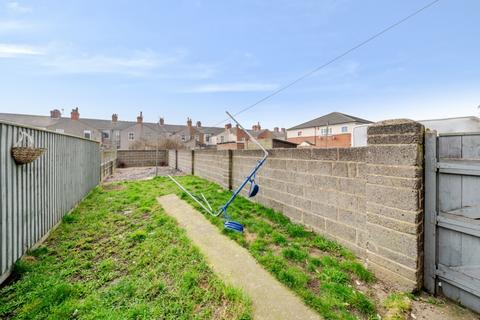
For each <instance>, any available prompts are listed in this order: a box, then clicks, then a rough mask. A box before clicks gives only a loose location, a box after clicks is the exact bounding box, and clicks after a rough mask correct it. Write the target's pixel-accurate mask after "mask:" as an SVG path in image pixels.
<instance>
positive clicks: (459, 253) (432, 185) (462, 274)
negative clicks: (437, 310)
mask: <svg viewBox="0 0 480 320" xmlns="http://www.w3.org/2000/svg"><path fill="white" fill-rule="evenodd" d="M424 267H425V268H424V270H425V273H424V284H425V288H426V289H427V290H428V291H430V292H432V293H440V294H443V295H445V296H446V297H449V298H450V299H453V300H456V301H458V302H459V303H461V304H462V305H464V306H466V307H469V308H471V309H473V310H475V311H477V312H480V133H458V134H457V133H456V134H441V135H439V136H437V134H436V132H435V131H429V132H427V134H426V138H425V266H424Z"/></svg>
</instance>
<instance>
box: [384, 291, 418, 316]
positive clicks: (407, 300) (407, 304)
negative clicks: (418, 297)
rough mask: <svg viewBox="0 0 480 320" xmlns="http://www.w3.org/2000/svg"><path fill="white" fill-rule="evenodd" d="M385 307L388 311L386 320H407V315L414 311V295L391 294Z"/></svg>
mask: <svg viewBox="0 0 480 320" xmlns="http://www.w3.org/2000/svg"><path fill="white" fill-rule="evenodd" d="M383 305H384V307H385V308H386V309H387V314H386V315H385V319H389V320H390V319H391V320H397V319H398V320H400V319H405V318H406V315H407V314H408V313H409V312H410V310H411V309H412V295H411V294H409V293H393V294H390V295H389V296H388V297H387V298H386V299H385V301H384V303H383Z"/></svg>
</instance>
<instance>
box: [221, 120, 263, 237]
mask: <svg viewBox="0 0 480 320" xmlns="http://www.w3.org/2000/svg"><path fill="white" fill-rule="evenodd" d="M227 115H228V116H229V117H230V118H231V119H232V120H233V121H234V122H235V123H236V124H237V125H238V126H239V127H240V129H242V130H243V131H244V132H245V133H246V134H247V135H248V137H249V138H250V140H251V141H253V142H255V144H257V145H258V146H259V147H260V149H261V150H263V152H264V155H263V158H262V159H260V160H258V162H257V164H256V165H255V167H254V168H253V169H252V171H251V172H250V174H249V175H248V176H247V177H246V178H245V180H244V181H243V182H242V184H241V185H240V186H239V187H238V188H237V190H235V192H234V193H233V195H232V196H231V197H230V199H229V200H228V201H227V202H226V203H225V205H224V206H223V207H221V208H220V213H223V217H224V218H225V222H224V226H225V228H227V229H230V230H233V231H238V232H243V225H242V224H241V223H239V222H236V221H233V220H232V219H231V217H230V216H229V215H228V213H227V208H228V207H229V206H230V204H231V203H232V202H233V200H235V198H236V197H237V196H238V194H239V193H240V192H241V191H242V190H243V188H245V186H246V185H247V183H250V191H249V193H248V196H249V197H250V198H252V197H254V196H255V195H256V194H257V193H258V190H259V187H258V185H257V184H256V183H255V178H256V175H257V172H258V170H260V168H261V167H262V166H263V164H264V163H265V161H266V160H267V158H268V151H267V150H265V148H264V147H263V146H262V145H261V144H260V143H259V142H258V141H257V139H255V137H253V136H252V135H251V134H250V132H248V131H247V130H245V128H244V127H242V125H241V124H240V123H239V122H238V121H237V120H236V119H235V118H234V117H233V116H232V115H231V114H230V113H229V112H228V111H227Z"/></svg>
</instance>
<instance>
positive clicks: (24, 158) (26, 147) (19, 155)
mask: <svg viewBox="0 0 480 320" xmlns="http://www.w3.org/2000/svg"><path fill="white" fill-rule="evenodd" d="M45 150H46V149H44V148H35V147H33V138H32V136H30V135H29V134H28V133H26V132H25V131H21V132H20V138H19V139H18V141H17V142H16V143H15V144H14V145H13V148H12V150H11V153H12V157H13V159H15V162H16V163H17V164H18V165H23V164H27V163H30V162H33V161H34V160H35V159H37V158H38V157H40V156H41V155H42V154H43V153H44V152H45Z"/></svg>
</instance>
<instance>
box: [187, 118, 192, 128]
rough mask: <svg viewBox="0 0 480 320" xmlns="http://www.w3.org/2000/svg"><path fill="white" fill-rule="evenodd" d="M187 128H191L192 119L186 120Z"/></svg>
mask: <svg viewBox="0 0 480 320" xmlns="http://www.w3.org/2000/svg"><path fill="white" fill-rule="evenodd" d="M187 126H188V127H191V126H192V119H190V118H187Z"/></svg>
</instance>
